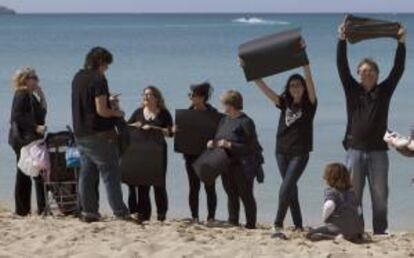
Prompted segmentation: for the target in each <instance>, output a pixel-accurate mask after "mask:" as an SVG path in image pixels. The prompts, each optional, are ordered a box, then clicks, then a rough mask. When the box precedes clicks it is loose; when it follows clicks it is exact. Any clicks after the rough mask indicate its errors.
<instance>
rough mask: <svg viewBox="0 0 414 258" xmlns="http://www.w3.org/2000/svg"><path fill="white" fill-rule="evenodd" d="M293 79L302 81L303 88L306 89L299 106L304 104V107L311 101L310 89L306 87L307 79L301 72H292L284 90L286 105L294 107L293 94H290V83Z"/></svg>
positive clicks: (283, 95)
mask: <svg viewBox="0 0 414 258" xmlns="http://www.w3.org/2000/svg"><path fill="white" fill-rule="evenodd" d="M293 80H298V81H300V83H301V84H302V86H303V90H304V91H303V95H302V99H301V101H300V104H299V106H302V107H303V106H304V105H305V104H308V103H309V93H308V89H307V88H306V80H305V78H303V76H302V75H300V74H298V73H295V74H292V75H291V76H290V77H289V79H288V80H287V82H286V85H285V89H284V91H283V93H282V97H283V98H284V99H285V101H286V106H288V107H292V105H293V97H292V95H290V92H289V87H290V83H291V82H292V81H293Z"/></svg>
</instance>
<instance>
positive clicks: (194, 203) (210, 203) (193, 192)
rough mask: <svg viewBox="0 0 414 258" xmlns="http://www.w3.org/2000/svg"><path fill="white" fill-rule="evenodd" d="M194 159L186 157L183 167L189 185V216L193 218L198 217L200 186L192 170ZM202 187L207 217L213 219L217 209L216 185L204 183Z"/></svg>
mask: <svg viewBox="0 0 414 258" xmlns="http://www.w3.org/2000/svg"><path fill="white" fill-rule="evenodd" d="M194 161H195V159H193V158H191V159H190V158H189V159H186V162H185V167H186V170H187V176H188V182H189V186H190V193H189V196H188V203H189V205H190V209H191V216H192V217H193V218H199V214H198V208H199V194H200V188H201V180H200V178H199V177H198V176H197V174H196V172H195V171H194V169H193V167H192V164H193V162H194ZM204 189H205V191H206V195H207V212H208V215H207V219H214V218H215V216H216V209H217V193H216V186H215V184H213V185H206V184H204Z"/></svg>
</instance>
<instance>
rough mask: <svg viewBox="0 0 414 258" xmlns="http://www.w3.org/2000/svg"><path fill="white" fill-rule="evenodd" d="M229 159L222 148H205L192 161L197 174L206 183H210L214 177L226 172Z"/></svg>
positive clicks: (213, 180) (214, 179)
mask: <svg viewBox="0 0 414 258" xmlns="http://www.w3.org/2000/svg"><path fill="white" fill-rule="evenodd" d="M230 163H231V159H230V157H229V155H228V154H227V152H226V151H225V150H224V149H222V148H214V149H207V150H205V151H204V152H203V153H202V154H201V155H200V157H198V159H197V160H196V161H195V162H194V163H193V165H192V166H193V168H194V171H195V172H196V174H197V176H198V177H199V178H200V180H201V181H203V182H204V183H205V184H207V185H212V184H214V182H215V181H216V178H217V177H218V176H219V175H220V174H222V173H226V172H227V171H228V169H229V166H230Z"/></svg>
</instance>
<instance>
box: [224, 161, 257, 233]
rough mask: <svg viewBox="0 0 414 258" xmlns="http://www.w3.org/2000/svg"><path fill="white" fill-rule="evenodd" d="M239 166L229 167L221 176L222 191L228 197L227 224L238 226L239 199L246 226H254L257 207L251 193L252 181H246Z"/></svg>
mask: <svg viewBox="0 0 414 258" xmlns="http://www.w3.org/2000/svg"><path fill="white" fill-rule="evenodd" d="M242 171H243V168H242V167H241V166H231V167H230V169H229V171H227V172H226V173H223V174H222V175H221V179H222V182H223V187H224V190H225V191H226V193H227V197H228V210H229V222H230V223H232V224H239V213H240V199H241V200H242V202H243V205H244V210H245V213H246V226H248V227H251V228H254V227H255V226H256V217H257V207H256V200H255V198H254V193H253V184H254V179H248V178H247V177H246V175H245V174H244V173H243V172H242Z"/></svg>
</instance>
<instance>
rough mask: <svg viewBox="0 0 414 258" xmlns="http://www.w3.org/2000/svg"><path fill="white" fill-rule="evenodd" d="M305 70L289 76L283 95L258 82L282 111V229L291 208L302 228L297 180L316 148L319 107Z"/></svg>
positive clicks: (278, 150)
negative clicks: (316, 117)
mask: <svg viewBox="0 0 414 258" xmlns="http://www.w3.org/2000/svg"><path fill="white" fill-rule="evenodd" d="M303 47H305V44H304V43H303ZM303 71H304V74H305V78H304V77H303V76H302V75H300V74H293V75H291V76H290V77H289V79H288V80H287V82H286V85H285V89H284V91H283V93H282V94H281V95H279V94H277V93H276V92H274V91H273V90H272V89H271V88H270V87H269V86H268V85H267V84H266V83H265V82H264V81H263V80H261V79H260V80H256V81H255V83H256V85H257V87H258V88H259V89H260V90H261V91H262V92H263V93H264V94H265V95H266V96H267V97H268V98H269V99H270V100H271V101H272V103H273V104H274V105H275V106H276V107H277V108H278V109H280V111H281V114H280V118H279V125H278V130H277V135H276V160H277V164H278V167H279V172H280V175H281V176H282V179H283V181H282V184H281V186H280V190H279V205H278V211H277V215H276V220H275V222H274V225H275V230H276V231H280V230H281V229H282V228H283V222H284V220H285V217H286V213H287V211H288V209H289V208H290V212H291V214H292V219H293V223H294V225H295V228H296V229H297V230H303V222H302V214H301V209H300V204H299V197H298V188H297V182H298V180H299V179H300V177H301V176H302V174H303V172H304V170H305V168H306V165H307V163H308V160H309V152H311V151H312V149H313V120H314V116H315V113H316V107H317V99H316V93H315V87H314V83H313V79H312V73H311V69H310V66H309V65H305V66H303Z"/></svg>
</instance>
